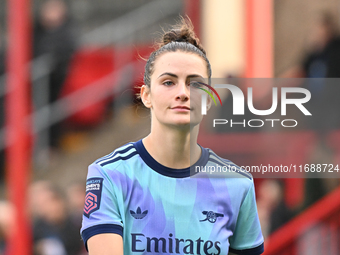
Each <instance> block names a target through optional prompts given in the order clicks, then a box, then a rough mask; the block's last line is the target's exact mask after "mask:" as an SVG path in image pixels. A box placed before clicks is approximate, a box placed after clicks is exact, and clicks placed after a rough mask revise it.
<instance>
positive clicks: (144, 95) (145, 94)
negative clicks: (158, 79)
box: [140, 85, 152, 108]
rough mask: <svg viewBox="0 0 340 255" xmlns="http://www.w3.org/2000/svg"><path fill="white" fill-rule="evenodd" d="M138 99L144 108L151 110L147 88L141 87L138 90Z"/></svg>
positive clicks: (148, 89)
mask: <svg viewBox="0 0 340 255" xmlns="http://www.w3.org/2000/svg"><path fill="white" fill-rule="evenodd" d="M140 98H141V99H142V102H143V104H144V106H145V107H146V108H151V106H152V105H151V100H150V88H149V87H148V86H146V85H143V86H142V87H141V88H140Z"/></svg>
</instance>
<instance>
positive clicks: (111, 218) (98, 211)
mask: <svg viewBox="0 0 340 255" xmlns="http://www.w3.org/2000/svg"><path fill="white" fill-rule="evenodd" d="M118 204H119V203H118V201H117V196H116V194H115V187H114V185H113V182H112V181H111V180H110V177H109V175H108V174H107V173H106V172H105V171H104V170H103V169H102V168H101V167H100V166H99V165H97V164H92V165H90V166H89V171H88V176H87V180H86V196H85V204H84V211H83V221H82V228H81V230H80V232H81V236H82V239H83V241H84V243H85V246H86V249H87V240H88V239H89V238H90V237H92V236H94V235H97V234H104V233H114V234H119V235H121V236H123V221H122V218H121V214H120V210H119V205H118Z"/></svg>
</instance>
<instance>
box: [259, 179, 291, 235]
mask: <svg viewBox="0 0 340 255" xmlns="http://www.w3.org/2000/svg"><path fill="white" fill-rule="evenodd" d="M283 194H284V192H283V183H282V182H281V181H279V180H273V179H266V180H264V181H263V182H261V184H260V187H259V191H258V199H257V206H258V213H259V217H260V222H261V227H262V232H263V235H264V236H265V237H266V236H268V235H270V234H271V233H272V232H274V231H275V230H276V229H278V228H279V227H281V226H282V225H283V224H285V223H286V222H288V221H289V220H290V219H291V218H292V216H293V213H292V211H291V210H290V209H289V208H288V207H287V205H286V204H285V201H284V196H283Z"/></svg>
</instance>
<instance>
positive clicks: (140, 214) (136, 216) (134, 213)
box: [130, 207, 148, 220]
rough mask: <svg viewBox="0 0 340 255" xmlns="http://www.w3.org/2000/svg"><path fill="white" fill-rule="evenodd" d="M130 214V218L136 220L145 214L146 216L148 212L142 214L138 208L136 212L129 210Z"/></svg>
mask: <svg viewBox="0 0 340 255" xmlns="http://www.w3.org/2000/svg"><path fill="white" fill-rule="evenodd" d="M130 214H131V215H132V217H134V218H135V219H137V220H140V219H143V218H144V217H145V216H146V215H147V214H148V210H145V211H144V212H142V210H141V209H140V207H138V208H137V210H136V212H134V211H132V210H130Z"/></svg>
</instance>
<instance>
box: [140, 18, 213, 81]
mask: <svg viewBox="0 0 340 255" xmlns="http://www.w3.org/2000/svg"><path fill="white" fill-rule="evenodd" d="M176 51H182V52H190V53H194V54H197V55H198V56H200V57H202V58H203V59H204V60H205V62H206V64H207V70H208V78H210V77H211V66H210V63H209V60H208V58H207V56H206V53H205V50H204V49H203V47H202V45H201V43H200V41H199V39H198V38H197V36H196V34H195V32H194V30H193V25H192V23H191V21H190V19H189V18H188V17H186V18H183V17H181V19H180V21H179V22H178V23H177V24H176V25H174V26H173V27H172V28H171V29H170V30H169V31H165V32H164V33H163V34H162V36H161V38H160V39H159V41H158V42H157V43H156V50H155V51H154V52H152V53H151V55H150V57H149V59H148V60H147V62H146V65H145V72H144V84H145V85H147V86H148V87H150V85H151V75H152V73H153V71H154V64H155V60H156V58H157V57H159V56H160V55H161V54H163V53H166V52H176Z"/></svg>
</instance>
